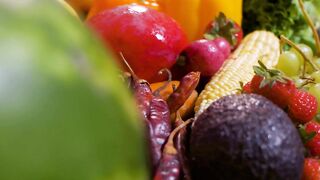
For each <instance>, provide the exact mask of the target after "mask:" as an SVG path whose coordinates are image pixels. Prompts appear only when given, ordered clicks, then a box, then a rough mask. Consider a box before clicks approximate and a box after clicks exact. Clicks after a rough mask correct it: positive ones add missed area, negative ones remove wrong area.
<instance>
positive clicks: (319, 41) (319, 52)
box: [298, 0, 320, 56]
mask: <svg viewBox="0 0 320 180" xmlns="http://www.w3.org/2000/svg"><path fill="white" fill-rule="evenodd" d="M298 2H299V6H300V8H301V11H302V14H303V16H304V19H305V20H306V21H307V23H308V25H309V27H310V28H311V30H312V34H313V37H314V40H315V42H316V49H317V52H316V54H317V55H318V56H320V39H319V35H318V33H317V29H316V28H315V26H314V24H313V22H312V20H311V18H310V16H309V15H308V13H307V12H306V9H305V7H304V4H303V2H302V0H298Z"/></svg>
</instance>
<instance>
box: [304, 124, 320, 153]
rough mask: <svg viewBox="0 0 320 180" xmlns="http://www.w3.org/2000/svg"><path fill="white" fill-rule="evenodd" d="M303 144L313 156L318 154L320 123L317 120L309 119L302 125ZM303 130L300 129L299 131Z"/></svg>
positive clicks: (319, 147) (319, 151)
mask: <svg viewBox="0 0 320 180" xmlns="http://www.w3.org/2000/svg"><path fill="white" fill-rule="evenodd" d="M304 131H305V133H304V135H303V138H305V145H306V147H307V149H308V150H309V152H310V154H311V155H313V156H319V155H320V124H319V123H318V122H317V121H310V122H308V123H307V124H306V125H305V127H304ZM301 132H303V131H301V129H300V133H301Z"/></svg>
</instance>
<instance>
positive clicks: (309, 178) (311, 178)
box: [302, 158, 320, 180]
mask: <svg viewBox="0 0 320 180" xmlns="http://www.w3.org/2000/svg"><path fill="white" fill-rule="evenodd" d="M318 179H320V162H319V159H315V158H306V159H305V160H304V167H303V175H302V180H318Z"/></svg>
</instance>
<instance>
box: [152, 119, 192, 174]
mask: <svg viewBox="0 0 320 180" xmlns="http://www.w3.org/2000/svg"><path fill="white" fill-rule="evenodd" d="M192 121H193V120H192V119H189V120H187V121H185V122H184V123H183V124H181V125H180V126H178V127H177V128H175V129H174V130H173V131H172V132H171V134H170V136H169V138H168V142H167V143H166V145H165V146H164V149H163V153H162V157H161V160H160V164H159V167H158V169H157V171H156V174H155V176H154V180H177V179H179V178H180V175H181V174H180V171H181V170H180V169H181V162H180V160H179V156H178V151H177V149H176V148H175V146H174V142H173V139H174V137H175V135H176V134H177V133H178V132H179V131H180V130H181V129H182V128H184V127H185V126H186V125H187V124H189V123H190V122H192Z"/></svg>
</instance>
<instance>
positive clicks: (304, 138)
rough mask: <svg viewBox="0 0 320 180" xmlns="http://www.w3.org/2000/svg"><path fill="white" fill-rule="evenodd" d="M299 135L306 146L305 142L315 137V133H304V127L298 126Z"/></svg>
mask: <svg viewBox="0 0 320 180" xmlns="http://www.w3.org/2000/svg"><path fill="white" fill-rule="evenodd" d="M299 133H300V136H301V139H302V142H303V143H304V144H306V143H307V142H309V141H310V140H311V139H313V138H314V136H316V134H317V133H316V132H315V131H312V132H309V133H308V132H307V131H306V127H305V126H304V125H299Z"/></svg>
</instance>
